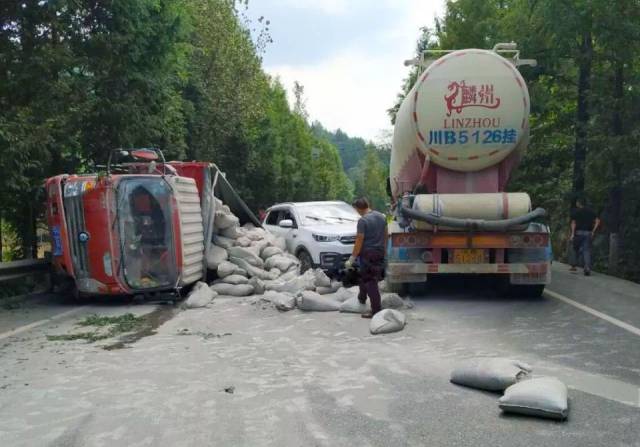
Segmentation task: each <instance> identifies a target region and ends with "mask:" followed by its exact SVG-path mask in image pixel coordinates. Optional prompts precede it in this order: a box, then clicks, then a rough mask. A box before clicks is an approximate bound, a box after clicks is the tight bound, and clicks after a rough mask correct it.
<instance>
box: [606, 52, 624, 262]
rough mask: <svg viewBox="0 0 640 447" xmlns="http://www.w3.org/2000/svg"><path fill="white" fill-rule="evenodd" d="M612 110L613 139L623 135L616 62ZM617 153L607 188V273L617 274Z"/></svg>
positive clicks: (621, 88)
mask: <svg viewBox="0 0 640 447" xmlns="http://www.w3.org/2000/svg"><path fill="white" fill-rule="evenodd" d="M613 96H614V99H615V101H614V108H613V120H612V121H613V122H612V126H611V127H612V129H611V130H612V133H613V135H614V136H615V137H621V136H622V135H624V129H623V121H622V108H623V103H622V101H623V96H624V63H623V62H622V61H618V62H617V63H616V69H615V76H614V86H613ZM616 144H621V142H620V138H618V139H616ZM615 152H617V151H614V154H613V156H612V157H610V159H611V173H612V175H613V185H611V187H610V188H609V266H608V267H609V268H608V270H609V273H610V274H616V273H618V267H619V265H620V246H621V241H620V225H621V223H622V183H621V177H622V166H621V161H620V159H619V158H618V157H616V153H615Z"/></svg>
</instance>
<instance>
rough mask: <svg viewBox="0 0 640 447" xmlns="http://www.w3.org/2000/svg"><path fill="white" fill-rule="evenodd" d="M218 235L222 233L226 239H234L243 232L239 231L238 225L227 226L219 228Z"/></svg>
mask: <svg viewBox="0 0 640 447" xmlns="http://www.w3.org/2000/svg"><path fill="white" fill-rule="evenodd" d="M220 235H222V236H223V237H226V238H228V239H233V240H236V239H238V238H239V237H242V236H243V234H242V233H241V232H240V230H239V229H238V227H229V228H227V229H224V230H221V231H220Z"/></svg>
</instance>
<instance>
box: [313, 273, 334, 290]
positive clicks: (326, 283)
mask: <svg viewBox="0 0 640 447" xmlns="http://www.w3.org/2000/svg"><path fill="white" fill-rule="evenodd" d="M313 275H314V277H315V281H316V287H331V279H330V278H329V277H328V276H327V274H326V273H325V272H324V271H323V270H322V269H315V270H314V271H313Z"/></svg>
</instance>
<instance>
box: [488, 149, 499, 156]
mask: <svg viewBox="0 0 640 447" xmlns="http://www.w3.org/2000/svg"><path fill="white" fill-rule="evenodd" d="M498 152H500V151H497V150H496V151H491V152H489V154H488V155H489V156H492V155H496V154H497V153H498Z"/></svg>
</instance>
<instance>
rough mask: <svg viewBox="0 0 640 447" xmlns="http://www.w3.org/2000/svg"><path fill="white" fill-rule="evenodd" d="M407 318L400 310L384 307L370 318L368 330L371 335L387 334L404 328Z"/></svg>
mask: <svg viewBox="0 0 640 447" xmlns="http://www.w3.org/2000/svg"><path fill="white" fill-rule="evenodd" d="M405 324H407V319H406V317H405V316H404V314H403V313H402V312H399V311H397V310H393V309H384V310H381V311H380V312H378V313H377V314H375V315H374V316H373V318H372V319H371V323H370V324H369V331H370V332H371V333H372V334H373V335H377V334H389V333H391V332H398V331H401V330H402V329H404V326H405Z"/></svg>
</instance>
